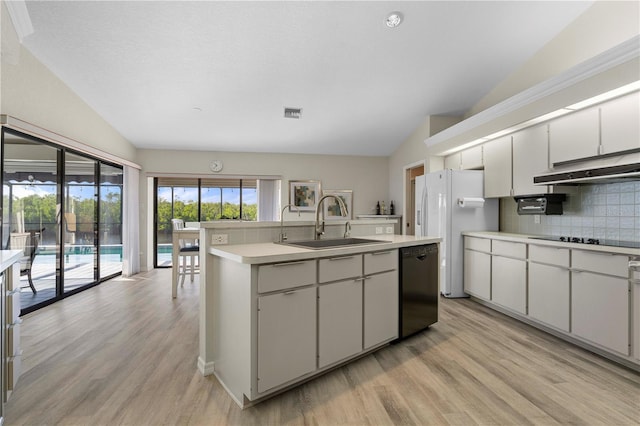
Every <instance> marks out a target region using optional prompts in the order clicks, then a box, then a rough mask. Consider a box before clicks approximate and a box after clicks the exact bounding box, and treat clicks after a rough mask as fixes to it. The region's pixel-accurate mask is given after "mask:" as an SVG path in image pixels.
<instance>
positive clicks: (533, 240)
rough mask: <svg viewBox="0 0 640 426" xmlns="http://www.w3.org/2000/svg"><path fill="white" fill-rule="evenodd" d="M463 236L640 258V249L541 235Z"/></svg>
mask: <svg viewBox="0 0 640 426" xmlns="http://www.w3.org/2000/svg"><path fill="white" fill-rule="evenodd" d="M462 235H465V236H467V237H477V238H491V239H494V240H502V241H512V242H516V243H527V244H535V245H539V246H550V247H565V248H570V249H580V250H589V251H598V252H603V253H613V254H626V255H631V256H640V249H637V248H630V247H616V246H606V245H602V244H581V243H568V242H564V241H550V240H540V239H538V238H537V237H540V235H528V234H511V233H508V232H489V231H484V232H480V231H474V232H463V233H462Z"/></svg>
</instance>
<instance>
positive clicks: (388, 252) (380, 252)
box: [371, 251, 391, 256]
mask: <svg viewBox="0 0 640 426" xmlns="http://www.w3.org/2000/svg"><path fill="white" fill-rule="evenodd" d="M390 253H391V251H377V252H375V253H371V255H372V256H378V255H381V254H390Z"/></svg>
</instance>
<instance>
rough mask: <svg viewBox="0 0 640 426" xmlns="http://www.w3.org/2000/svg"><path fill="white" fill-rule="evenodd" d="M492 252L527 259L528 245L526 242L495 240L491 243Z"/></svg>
mask: <svg viewBox="0 0 640 426" xmlns="http://www.w3.org/2000/svg"><path fill="white" fill-rule="evenodd" d="M491 254H496V255H499V256H507V257H514V258H518V259H526V258H527V245H526V244H524V243H512V242H510V241H500V240H493V241H492V243H491Z"/></svg>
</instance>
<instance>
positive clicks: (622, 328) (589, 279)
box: [571, 271, 629, 355]
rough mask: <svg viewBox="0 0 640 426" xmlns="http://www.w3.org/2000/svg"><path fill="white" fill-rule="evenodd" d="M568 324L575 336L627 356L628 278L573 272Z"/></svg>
mask: <svg viewBox="0 0 640 426" xmlns="http://www.w3.org/2000/svg"><path fill="white" fill-rule="evenodd" d="M571 279H572V292H571V325H572V330H571V331H572V332H573V334H575V335H576V336H579V337H582V338H584V339H587V340H589V341H591V342H594V343H597V344H598V345H601V346H604V347H605V348H609V349H611V350H614V351H616V352H619V353H621V354H624V355H629V281H628V279H626V278H617V277H609V276H605V275H600V274H594V273H591V272H576V271H574V272H572V273H571Z"/></svg>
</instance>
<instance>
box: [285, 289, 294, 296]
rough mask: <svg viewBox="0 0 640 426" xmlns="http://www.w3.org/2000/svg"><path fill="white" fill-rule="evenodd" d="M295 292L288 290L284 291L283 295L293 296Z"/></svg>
mask: <svg viewBox="0 0 640 426" xmlns="http://www.w3.org/2000/svg"><path fill="white" fill-rule="evenodd" d="M295 292H296V291H295V290H289V291H285V292H284V293H282V294H284V295H285V296H289V295H290V294H294V293H295Z"/></svg>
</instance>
